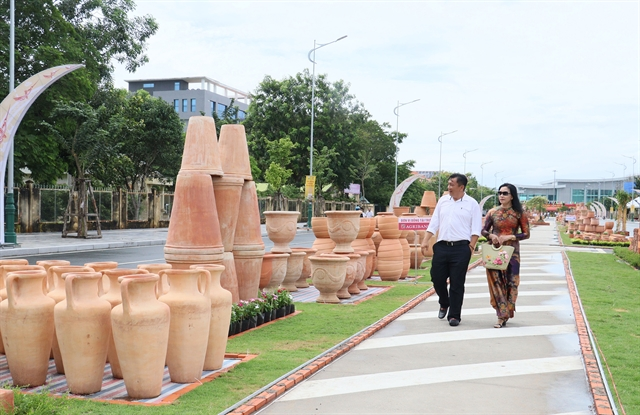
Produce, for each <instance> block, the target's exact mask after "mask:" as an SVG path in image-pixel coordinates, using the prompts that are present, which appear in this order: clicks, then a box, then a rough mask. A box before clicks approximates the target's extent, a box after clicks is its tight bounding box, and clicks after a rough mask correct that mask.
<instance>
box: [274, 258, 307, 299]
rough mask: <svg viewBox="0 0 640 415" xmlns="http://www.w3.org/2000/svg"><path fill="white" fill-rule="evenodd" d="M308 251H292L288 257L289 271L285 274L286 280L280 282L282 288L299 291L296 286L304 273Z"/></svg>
mask: <svg viewBox="0 0 640 415" xmlns="http://www.w3.org/2000/svg"><path fill="white" fill-rule="evenodd" d="M305 256H306V252H304V251H302V252H299V251H291V253H290V254H289V258H288V259H287V272H286V274H285V276H284V280H283V281H282V283H281V284H280V286H281V287H282V288H284V289H285V290H287V291H289V292H295V291H298V287H296V281H297V280H298V279H299V278H300V275H301V274H302V265H303V263H304V257H305Z"/></svg>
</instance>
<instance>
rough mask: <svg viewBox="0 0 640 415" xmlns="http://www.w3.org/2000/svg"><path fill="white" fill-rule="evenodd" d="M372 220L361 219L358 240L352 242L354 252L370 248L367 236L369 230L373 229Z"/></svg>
mask: <svg viewBox="0 0 640 415" xmlns="http://www.w3.org/2000/svg"><path fill="white" fill-rule="evenodd" d="M370 219H371V218H360V230H359V231H358V236H356V239H355V240H354V241H353V242H351V247H352V248H353V249H354V251H358V250H362V249H368V248H369V243H368V241H367V234H368V233H369V229H370V228H371V220H370ZM372 233H373V232H372Z"/></svg>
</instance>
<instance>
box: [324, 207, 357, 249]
mask: <svg viewBox="0 0 640 415" xmlns="http://www.w3.org/2000/svg"><path fill="white" fill-rule="evenodd" d="M325 214H326V215H327V221H328V228H329V237H330V238H331V240H333V242H335V243H336V247H335V248H334V249H333V252H334V253H336V254H350V253H352V252H353V248H352V247H351V242H353V241H354V239H356V236H358V232H359V231H360V212H358V211H348V210H347V211H345V210H330V211H327V212H325Z"/></svg>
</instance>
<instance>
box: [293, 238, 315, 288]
mask: <svg viewBox="0 0 640 415" xmlns="http://www.w3.org/2000/svg"><path fill="white" fill-rule="evenodd" d="M291 250H292V251H299V252H304V253H305V256H304V260H303V261H302V272H301V274H300V278H298V280H297V281H296V282H295V285H296V287H297V288H309V283H308V282H307V278H310V277H311V261H309V257H310V256H311V255H315V254H316V252H318V250H317V249H314V248H291Z"/></svg>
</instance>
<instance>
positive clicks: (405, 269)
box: [398, 231, 411, 279]
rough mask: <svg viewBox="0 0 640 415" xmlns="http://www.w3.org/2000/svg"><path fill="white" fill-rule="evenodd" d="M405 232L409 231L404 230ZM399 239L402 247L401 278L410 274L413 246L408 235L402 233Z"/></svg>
mask: <svg viewBox="0 0 640 415" xmlns="http://www.w3.org/2000/svg"><path fill="white" fill-rule="evenodd" d="M403 232H407V231H403ZM398 241H399V242H400V246H401V247H402V274H401V275H400V279H405V278H407V276H408V275H409V268H410V266H411V263H410V256H411V255H410V251H411V248H410V247H409V242H407V238H406V237H404V238H403V237H402V234H401V235H400V238H399V239H398Z"/></svg>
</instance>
